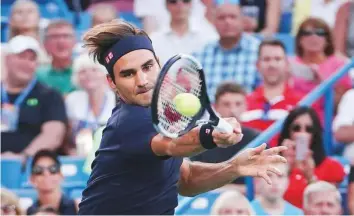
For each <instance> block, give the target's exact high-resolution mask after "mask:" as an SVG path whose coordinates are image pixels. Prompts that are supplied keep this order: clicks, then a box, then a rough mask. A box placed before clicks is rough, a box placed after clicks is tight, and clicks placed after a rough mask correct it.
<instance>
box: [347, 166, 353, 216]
mask: <svg viewBox="0 0 354 216" xmlns="http://www.w3.org/2000/svg"><path fill="white" fill-rule="evenodd" d="M348 205H349V214H350V215H354V165H352V166H351V168H350V173H349V187H348Z"/></svg>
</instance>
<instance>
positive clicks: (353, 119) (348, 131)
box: [333, 89, 354, 163]
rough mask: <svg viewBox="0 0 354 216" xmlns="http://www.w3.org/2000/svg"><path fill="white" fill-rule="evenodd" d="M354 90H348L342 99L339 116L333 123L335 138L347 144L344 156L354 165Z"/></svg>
mask: <svg viewBox="0 0 354 216" xmlns="http://www.w3.org/2000/svg"><path fill="white" fill-rule="evenodd" d="M353 99H354V89H350V90H348V91H347V92H346V93H345V94H344V95H343V97H342V99H341V101H340V103H339V105H338V112H337V116H336V117H335V119H334V121H333V131H334V136H335V138H336V140H337V141H338V142H341V143H344V144H345V149H344V153H343V156H344V157H345V158H347V159H348V160H351V161H352V163H354V112H353V108H354V100H353Z"/></svg>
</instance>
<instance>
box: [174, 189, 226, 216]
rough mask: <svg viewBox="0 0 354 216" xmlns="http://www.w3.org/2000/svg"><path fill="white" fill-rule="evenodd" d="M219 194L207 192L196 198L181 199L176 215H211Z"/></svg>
mask: <svg viewBox="0 0 354 216" xmlns="http://www.w3.org/2000/svg"><path fill="white" fill-rule="evenodd" d="M219 195H220V193H219V192H213V191H212V192H207V193H203V194H200V195H198V196H196V197H193V198H190V197H183V198H180V199H179V203H178V206H177V208H176V210H175V211H176V213H175V214H176V215H209V214H210V212H211V208H212V206H213V204H214V202H215V200H216V199H217V198H218V197H219Z"/></svg>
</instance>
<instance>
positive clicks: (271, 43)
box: [258, 39, 286, 57]
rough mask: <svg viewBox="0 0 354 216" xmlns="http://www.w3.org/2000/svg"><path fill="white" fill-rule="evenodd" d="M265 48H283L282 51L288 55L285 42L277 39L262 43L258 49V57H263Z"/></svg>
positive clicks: (266, 40)
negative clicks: (262, 53)
mask: <svg viewBox="0 0 354 216" xmlns="http://www.w3.org/2000/svg"><path fill="white" fill-rule="evenodd" d="M264 46H274V47H281V48H282V50H284V53H286V48H285V45H284V43H283V42H281V41H280V40H277V39H265V40H263V41H262V42H261V44H260V45H259V48H258V57H259V56H260V55H261V51H262V48H263V47H264Z"/></svg>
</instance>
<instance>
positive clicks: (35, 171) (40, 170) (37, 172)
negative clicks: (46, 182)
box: [32, 165, 60, 175]
mask: <svg viewBox="0 0 354 216" xmlns="http://www.w3.org/2000/svg"><path fill="white" fill-rule="evenodd" d="M45 170H48V172H49V173H50V174H57V173H59V172H60V167H59V166H58V165H52V166H49V167H42V166H34V167H33V169H32V174H33V175H43V173H44V171H45Z"/></svg>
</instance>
